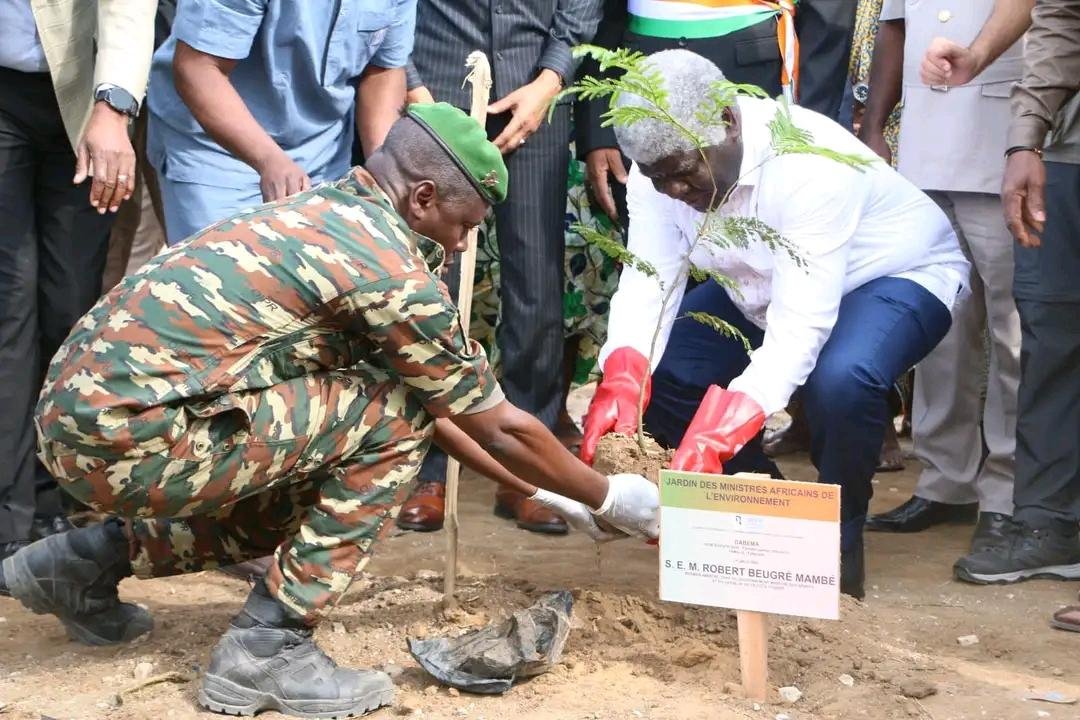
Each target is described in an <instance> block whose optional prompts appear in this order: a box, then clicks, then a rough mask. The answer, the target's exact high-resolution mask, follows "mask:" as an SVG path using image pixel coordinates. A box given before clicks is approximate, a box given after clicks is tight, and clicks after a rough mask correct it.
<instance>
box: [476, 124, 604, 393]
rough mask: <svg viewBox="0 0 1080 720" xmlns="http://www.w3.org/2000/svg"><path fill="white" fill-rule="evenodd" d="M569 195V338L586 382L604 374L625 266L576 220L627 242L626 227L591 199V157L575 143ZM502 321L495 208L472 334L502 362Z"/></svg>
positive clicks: (483, 251) (580, 380) (481, 251)
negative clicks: (602, 362) (611, 313)
mask: <svg viewBox="0 0 1080 720" xmlns="http://www.w3.org/2000/svg"><path fill="white" fill-rule="evenodd" d="M570 156H571V160H570V174H569V176H568V178H569V179H568V182H567V198H566V224H565V228H566V232H565V235H566V258H565V267H566V286H565V290H564V292H563V329H564V332H565V335H566V339H567V341H568V342H571V341H577V355H576V357H575V360H574V373H573V378H572V380H573V384H575V385H584V384H586V383H589V382H592V381H593V380H596V379H597V378H598V377H599V374H600V369H599V368H598V367H597V365H596V361H597V358H598V356H599V355H600V347H601V346H602V345H603V344H604V339H605V338H606V337H607V317H608V306H609V304H610V303H611V296H612V295H613V294H614V293H615V288H616V287H618V284H619V266H618V264H616V263H615V261H614V260H612V259H611V258H609V257H608V256H607V255H605V254H604V253H602V252H600V251H599V250H597V249H596V248H595V247H593V246H592V245H590V244H589V243H587V242H585V240H584V238H582V236H581V234H580V233H578V232H577V231H575V230H574V226H575V225H578V224H581V225H587V226H591V227H593V228H595V229H597V230H601V231H603V232H605V233H608V234H609V235H611V237H612V238H613V239H615V240H617V241H618V242H623V240H622V231H621V229H620V228H619V226H618V225H615V224H614V223H612V222H611V220H610V219H609V218H608V216H607V215H605V214H604V213H603V211H601V210H599V209H596V208H594V207H593V206H592V205H591V204H590V203H589V197H588V193H587V192H586V189H585V163H583V162H580V161H579V160H577V159H576V157H577V156H576V155H575V153H574V152H573V146H571V152H570ZM498 322H499V242H498V237H497V232H496V228H495V220H494V216H493V215H492V214H489V215H488V218H487V220H486V221H485V223H484V225H483V226H481V228H480V234H479V241H478V246H477V252H476V284H475V285H474V294H473V312H472V324H471V325H470V326H469V334H470V335H471V336H472V337H473V338H475V339H476V340H478V341H479V342H480V344H481V345H483V346H484V349H485V350H486V351H487V355H488V358H490V360H491V364H492V367H494V368H496V372H497V368H498V364H499V360H498V358H499V349H498V347H497V346H496V344H495V328H496V326H497V324H498Z"/></svg>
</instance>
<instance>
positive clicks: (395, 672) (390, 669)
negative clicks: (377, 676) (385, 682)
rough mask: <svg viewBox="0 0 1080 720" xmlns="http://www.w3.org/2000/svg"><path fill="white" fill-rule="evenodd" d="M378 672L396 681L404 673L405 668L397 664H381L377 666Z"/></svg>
mask: <svg viewBox="0 0 1080 720" xmlns="http://www.w3.org/2000/svg"><path fill="white" fill-rule="evenodd" d="M379 670H381V671H382V672H384V673H386V674H387V675H389V676H390V679H391V680H396V679H397V678H399V677H401V674H402V673H403V672H405V668H403V667H401V666H400V665H398V664H397V663H383V664H382V665H380V666H379Z"/></svg>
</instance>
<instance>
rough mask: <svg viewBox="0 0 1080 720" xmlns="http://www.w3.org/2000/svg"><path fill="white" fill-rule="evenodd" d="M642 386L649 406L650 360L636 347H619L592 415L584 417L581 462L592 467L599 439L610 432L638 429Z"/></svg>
mask: <svg viewBox="0 0 1080 720" xmlns="http://www.w3.org/2000/svg"><path fill="white" fill-rule="evenodd" d="M642 385H644V386H645V405H646V406H648V404H649V393H650V391H651V389H652V381H651V378H650V377H649V361H648V359H646V357H645V356H644V355H642V354H641V353H639V352H638V351H637V350H635V349H634V348H631V347H621V348H618V349H616V350H615V352H613V353H611V355H609V356H608V359H607V360H605V361H604V377H603V379H602V380H601V381H600V385H599V386H597V388H596V394H594V395H593V399H592V402H591V403H589V412H588V413H586V414H585V433H584V434H585V437H584V438H583V439H582V442H581V460H582V461H583V462H584V463H585V464H586V465H592V461H593V457H594V456H595V455H596V446H597V445H598V444H599V443H600V438H602V437H604V436H605V435H607V434H608V433H609V432H617V433H623V434H624V435H630V434H632V433H633V432H634V431H635V430H637V424H638V397H639V394H640V393H641V387H642Z"/></svg>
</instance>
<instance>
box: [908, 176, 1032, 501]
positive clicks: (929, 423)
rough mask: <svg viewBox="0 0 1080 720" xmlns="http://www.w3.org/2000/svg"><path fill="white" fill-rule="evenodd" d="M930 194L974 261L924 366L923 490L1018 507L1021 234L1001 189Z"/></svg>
mask: <svg viewBox="0 0 1080 720" xmlns="http://www.w3.org/2000/svg"><path fill="white" fill-rule="evenodd" d="M928 194H929V195H930V196H931V197H932V198H933V199H934V201H935V202H937V203H938V205H940V206H941V208H942V209H943V210H944V211H945V214H946V215H948V216H949V220H950V221H951V222H952V224H953V227H954V228H955V230H956V234H957V236H958V237H959V238H960V245H961V247H962V248H963V250H964V252H965V254H966V255H967V256H968V259H969V260H971V267H972V270H971V282H970V285H971V295H970V296H969V297H968V298H966V299H963V300H961V301H960V303H959V304H958V306H957V308H956V311H955V312H954V317H953V324H952V328H951V329H950V330H949V333H948V335H946V336H945V339H944V340H942V342H941V344H940V345H938V346H937V348H936V349H935V350H934V351H933V352H931V353H930V355H928V356H927V357H926V359H925V360H923V361H922V362H921V363H920V364H919V365H918V367H917V368H916V369H915V394H914V402H913V406H912V433H913V436H914V439H915V455H916V457H918V459H919V460H920V461H921V462H922V464H923V466H924V470H923V472H922V475H921V476H920V477H919V483H918V485H917V487H916V488H915V494H916V495H918V496H919V497H922V498H925V499H927V500H934V501H937V502H944V503H952V504H963V503H971V502H978V503H979V509H980V510H981V511H982V512H996V513H1005V514H1012V508H1013V504H1012V492H1013V471H1014V461H1015V450H1016V396H1017V387H1018V385H1019V383H1020V317H1019V315H1018V313H1017V310H1016V302H1015V301H1014V300H1013V296H1012V292H1013V239H1012V236H1011V235H1010V234H1009V231H1008V229H1007V228H1006V227H1005V221H1004V219H1003V217H1002V211H1001V198H1000V197H999V196H997V195H989V194H983V193H961V192H930V193H928ZM987 338H989V347H987V346H986V339H987ZM987 355H989V372H988V373H987V375H986V383H985V386H984V384H983V379H984V375H983V367H984V363H985V362H986V358H987ZM984 387H985V391H986V392H985V400H984V399H983V389H984Z"/></svg>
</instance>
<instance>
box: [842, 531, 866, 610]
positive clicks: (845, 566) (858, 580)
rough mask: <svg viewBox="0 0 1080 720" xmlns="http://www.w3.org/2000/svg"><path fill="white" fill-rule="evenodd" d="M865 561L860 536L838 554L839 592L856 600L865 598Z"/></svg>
mask: <svg viewBox="0 0 1080 720" xmlns="http://www.w3.org/2000/svg"><path fill="white" fill-rule="evenodd" d="M865 583H866V559H865V553H864V552H863V540H862V537H861V536H860V537H859V539H858V540H857V541H855V543H854V544H852V546H851V547H850V548H848V549H847V550H844V551H841V553H840V592H842V593H844V594H845V595H850V596H851V597H853V598H855V599H856V600H862V599H863V598H864V597H866V590H865V589H864V588H863V585H865Z"/></svg>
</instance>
